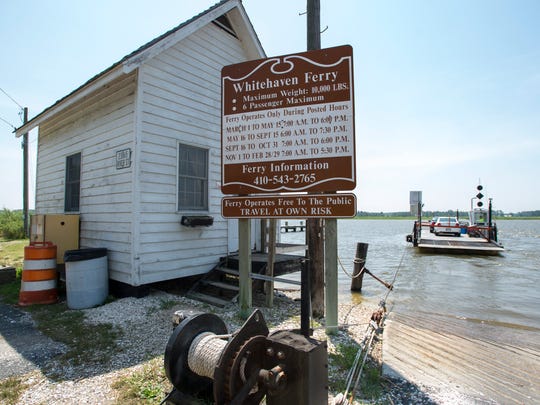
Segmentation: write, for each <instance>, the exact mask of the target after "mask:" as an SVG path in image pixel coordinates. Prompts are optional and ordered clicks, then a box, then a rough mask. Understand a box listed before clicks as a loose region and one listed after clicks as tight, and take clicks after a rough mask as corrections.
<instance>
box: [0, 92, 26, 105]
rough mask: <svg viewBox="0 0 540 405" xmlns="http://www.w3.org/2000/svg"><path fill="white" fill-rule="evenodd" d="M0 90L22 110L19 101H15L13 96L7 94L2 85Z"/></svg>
mask: <svg viewBox="0 0 540 405" xmlns="http://www.w3.org/2000/svg"><path fill="white" fill-rule="evenodd" d="M0 91H1V92H2V93H4V94H5V95H6V96H7V97H8V98H9V99H10V100H11V101H13V102H14V103H15V104H17V106H19V108H20V109H21V110H24V107H23V106H22V105H20V104H19V103H17V101H15V99H14V98H13V97H11V96H10V95H9V94H7V93H6V91H5V90H4V89H3V88H2V87H0Z"/></svg>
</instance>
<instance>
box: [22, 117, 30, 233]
mask: <svg viewBox="0 0 540 405" xmlns="http://www.w3.org/2000/svg"><path fill="white" fill-rule="evenodd" d="M27 122H28V108H27V107H24V108H23V125H25V124H26V123H27ZM22 150H23V226H24V235H25V236H26V237H28V236H29V235H28V132H25V133H24V134H23V139H22Z"/></svg>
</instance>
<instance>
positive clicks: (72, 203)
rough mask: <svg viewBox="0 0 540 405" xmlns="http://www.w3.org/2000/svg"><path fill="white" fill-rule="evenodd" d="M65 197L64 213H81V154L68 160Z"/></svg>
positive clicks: (69, 157)
mask: <svg viewBox="0 0 540 405" xmlns="http://www.w3.org/2000/svg"><path fill="white" fill-rule="evenodd" d="M65 193H66V194H65V196H64V211H65V212H73V211H79V201H80V195H81V154H80V153H76V154H75V155H71V156H68V157H67V158H66V189H65Z"/></svg>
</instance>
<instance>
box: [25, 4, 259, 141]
mask: <svg viewBox="0 0 540 405" xmlns="http://www.w3.org/2000/svg"><path fill="white" fill-rule="evenodd" d="M235 8H236V9H237V10H238V11H239V13H240V14H239V16H240V19H241V20H242V22H243V25H244V27H245V31H244V32H245V34H244V36H245V35H247V38H242V42H243V43H246V42H245V40H248V39H251V46H252V47H253V48H254V49H255V52H256V54H257V55H256V56H257V57H264V55H265V54H264V50H263V48H262V45H261V43H260V41H259V38H258V37H257V34H256V33H255V30H254V29H253V26H252V25H251V22H250V21H249V18H248V16H247V14H246V11H245V9H244V7H243V5H242V0H222V1H220V2H219V3H216V4H215V5H213V6H212V7H210V8H209V9H207V10H205V11H203V12H202V13H200V14H198V15H196V16H194V17H192V18H190V19H189V20H187V21H185V22H183V23H181V24H180V25H178V26H176V27H174V28H173V29H171V30H169V31H167V32H165V33H164V34H162V35H160V36H159V37H157V38H154V39H153V40H151V41H150V42H148V43H146V44H144V45H143V46H141V47H140V48H138V49H136V50H135V51H133V52H131V53H130V54H128V55H126V56H124V57H123V58H122V59H120V60H119V61H118V62H116V63H114V64H112V65H111V66H109V67H108V68H106V69H105V70H103V71H102V72H101V73H98V74H97V75H95V76H94V77H92V78H90V79H89V80H88V81H86V82H85V83H84V84H82V85H81V86H79V87H78V88H76V89H75V90H73V91H72V92H71V93H69V94H67V95H66V96H64V97H62V98H61V99H59V100H58V101H56V102H55V103H54V104H53V105H51V106H50V107H47V108H46V109H45V110H43V111H42V112H41V113H39V114H38V115H36V116H35V117H33V118H32V119H31V120H29V121H28V122H27V123H26V124H24V125H22V126H20V127H19V128H17V130H16V131H15V135H16V136H17V137H20V136H22V135H23V134H24V133H27V132H29V131H31V130H32V129H34V128H36V127H37V126H39V124H40V123H41V122H43V121H45V120H47V119H48V118H50V117H51V116H53V115H55V114H56V113H58V112H60V111H62V110H64V109H65V108H67V107H68V106H70V105H72V104H73V103H75V102H76V101H78V100H80V99H81V98H83V97H84V96H86V95H88V94H89V93H92V92H93V91H95V90H96V89H97V88H99V87H102V86H104V85H106V84H108V83H110V82H111V81H112V80H114V79H115V78H117V77H118V76H120V75H123V74H125V73H129V72H131V71H133V70H134V69H136V68H138V67H139V66H140V65H141V64H142V63H143V62H144V61H145V60H147V59H148V58H151V57H153V56H154V55H155V54H157V53H159V52H162V51H163V50H165V49H167V48H168V47H169V46H171V45H173V44H174V43H176V42H178V40H179V39H180V36H181V35H182V33H183V32H184V31H188V29H189V28H190V27H192V26H194V29H196V28H198V25H197V24H196V23H202V24H203V25H206V24H207V23H209V22H212V21H214V20H216V19H218V18H219V17H220V16H223V15H225V14H226V13H228V12H230V11H231V10H233V9H235ZM196 25H197V26H196ZM195 26H196V27H195ZM187 34H189V32H186V33H185V35H187Z"/></svg>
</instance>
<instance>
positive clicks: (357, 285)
mask: <svg viewBox="0 0 540 405" xmlns="http://www.w3.org/2000/svg"><path fill="white" fill-rule="evenodd" d="M368 246H369V244H368V243H357V244H356V257H355V258H354V270H353V278H352V280H351V291H358V292H360V291H362V282H363V280H364V267H365V266H366V257H367V250H368Z"/></svg>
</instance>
